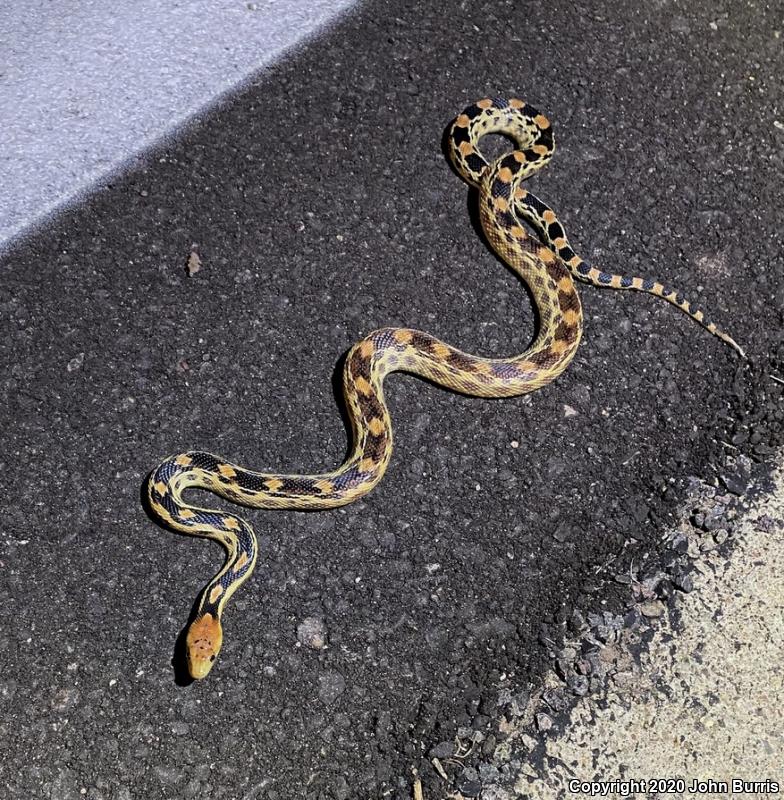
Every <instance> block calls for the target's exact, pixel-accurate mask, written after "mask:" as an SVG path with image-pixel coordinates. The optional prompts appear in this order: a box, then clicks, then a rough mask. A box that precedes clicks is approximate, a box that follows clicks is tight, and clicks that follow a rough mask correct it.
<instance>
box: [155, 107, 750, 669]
mask: <svg viewBox="0 0 784 800" xmlns="http://www.w3.org/2000/svg"><path fill="white" fill-rule="evenodd" d="M490 133H500V134H504V135H506V136H508V137H510V138H511V139H512V140H513V141H514V142H515V143H516V145H517V148H518V149H516V150H514V151H513V152H511V153H509V154H507V155H504V156H502V157H500V158H498V159H497V160H496V161H495V162H494V163H493V164H488V162H487V161H486V160H485V159H484V157H483V156H482V154H481V152H480V150H479V148H478V143H479V140H480V139H481V138H482V137H483V136H485V135H487V134H490ZM448 142H449V150H450V156H451V160H452V163H453V165H454V167H455V169H456V170H457V172H458V173H459V174H460V176H461V177H462V178H463V179H464V180H465V181H466V182H467V183H468V184H470V185H471V186H473V187H475V188H476V189H477V190H478V194H479V216H480V220H481V224H482V230H483V231H484V233H485V236H486V237H487V240H488V242H489V243H490V246H491V247H492V248H493V250H494V251H495V252H496V253H497V254H498V255H499V256H501V258H503V260H504V261H505V262H506V263H507V264H508V265H509V266H510V267H511V269H512V270H513V271H514V272H515V273H517V274H518V275H519V276H520V278H521V279H522V280H523V281H524V282H525V283H526V284H527V285H528V287H529V289H530V292H531V294H532V296H533V300H534V303H535V305H536V311H537V313H538V317H539V328H538V332H537V334H536V338H535V339H534V342H533V343H532V344H531V346H530V347H529V348H528V349H527V350H526V351H525V352H524V353H521V354H520V355H518V356H515V357H513V358H481V357H479V356H475V355H471V354H469V353H464V352H461V351H460V350H458V349H456V348H454V347H452V346H451V345H448V344H445V343H444V342H441V341H439V340H438V339H436V338H435V337H434V336H431V335H430V334H429V333H424V332H422V331H417V330H411V329H408V328H382V329H381V330H377V331H375V332H373V333H371V334H369V335H368V336H366V337H365V338H364V339H362V340H361V341H359V342H357V343H356V344H355V345H354V346H353V347H352V348H351V350H350V352H349V354H348V356H347V358H346V364H345V370H344V375H343V389H344V397H345V402H346V407H347V411H348V414H349V417H350V420H351V426H352V436H353V440H352V441H353V446H352V449H351V452H350V454H349V456H348V457H347V458H346V460H345V461H344V462H343V464H341V465H340V466H339V467H337V469H335V470H333V471H331V472H325V473H322V474H318V475H287V474H277V473H269V474H268V473H260V472H253V471H251V470H248V469H245V468H243V467H240V466H237V465H236V464H231V463H229V462H228V461H224V460H223V459H222V458H219V457H218V456H215V455H211V454H210V453H204V452H187V453H182V454H181V455H176V456H172V457H170V458H167V459H166V460H165V461H164V462H163V463H161V464H160V465H159V466H158V467H157V468H156V469H155V470H154V472H153V473H152V474H151V476H150V479H149V481H148V497H149V504H150V508H151V510H152V512H153V513H154V515H155V516H156V517H157V518H158V520H160V522H161V523H163V524H164V525H166V526H168V527H170V528H173V529H174V530H176V531H180V532H182V533H185V534H190V535H193V536H203V537H207V538H210V539H214V540H216V541H218V542H220V543H221V544H222V545H223V547H224V548H225V549H226V552H227V558H226V561H225V563H224V565H223V567H222V569H221V570H220V571H219V572H218V573H217V574H216V575H215V577H214V578H212V580H211V581H210V582H209V583H208V584H207V586H206V587H205V588H204V590H203V592H202V594H201V595H200V600H199V603H198V608H197V611H196V613H195V616H194V618H193V620H192V622H191V624H190V627H189V629H188V633H187V637H186V655H187V661H188V669H189V671H190V674H191V676H192V677H193V678H203V677H204V676H206V675H207V673H208V672H209V671H210V668H211V667H212V665H213V662H214V661H215V658H216V656H217V654H218V651H219V650H220V647H221V643H222V640H223V629H222V626H221V614H222V612H223V609H224V607H225V605H226V602H227V601H228V599H229V598H230V597H231V595H232V594H233V593H234V592H235V591H236V590H237V589H238V588H239V587H240V586H241V585H242V583H244V582H245V581H246V580H247V579H248V577H249V576H250V574H251V572H252V571H253V567H254V564H255V563H256V557H257V544H256V537H255V535H254V533H253V530H252V528H251V526H250V525H249V524H248V523H247V522H245V520H243V519H241V518H240V517H238V516H236V515H234V514H231V513H228V512H225V511H218V510H209V509H204V508H198V507H196V506H191V505H188V504H187V503H185V501H184V500H183V493H184V492H185V491H186V490H187V489H189V488H199V489H206V490H208V491H210V492H213V493H215V494H217V495H219V496H220V497H223V498H225V499H227V500H230V501H232V502H235V503H239V504H241V505H244V506H250V507H252V508H268V509H274V508H291V509H326V508H335V507H336V506H342V505H345V504H347V503H351V502H353V501H354V500H357V499H358V498H360V497H362V496H364V495H366V494H367V493H368V492H369V491H370V490H371V489H372V488H373V487H374V486H375V485H376V484H377V483H378V482H379V481H380V480H381V478H382V476H383V475H384V472H385V470H386V468H387V465H388V464H389V460H390V458H391V456H392V425H391V420H390V416H389V411H388V410H387V406H386V403H385V402H384V378H385V377H386V376H387V375H388V374H390V373H391V372H408V373H412V374H414V375H419V376H421V377H423V378H427V379H429V380H430V381H433V382H434V383H436V384H438V385H439V386H443V387H446V388H448V389H452V390H454V391H456V392H461V393H463V394H466V395H470V396H474V397H513V396H515V395H522V394H525V393H526V392H531V391H533V390H534V389H538V388H539V387H541V386H544V385H545V384H547V383H549V382H550V381H552V380H553V379H554V378H555V377H556V376H558V375H559V374H560V373H561V372H562V371H563V370H564V369H565V368H566V366H567V365H568V364H569V362H570V361H571V359H572V357H573V356H574V353H575V351H576V349H577V345H578V343H579V341H580V336H581V334H582V310H581V307H580V299H579V297H578V295H577V292H576V290H575V286H574V282H573V278H578V279H579V280H583V281H587V282H590V283H593V284H596V285H598V286H610V287H613V288H616V289H638V290H641V291H645V292H650V293H651V294H655V295H658V296H660V297H663V298H664V299H665V300H667V301H669V302H670V303H673V304H674V305H676V306H678V307H679V308H681V309H682V310H683V311H685V312H686V313H687V314H689V315H690V316H691V317H692V318H693V319H695V320H696V321H697V322H699V323H700V324H701V325H703V326H704V327H705V328H707V329H708V330H709V331H710V332H711V333H713V334H715V335H716V336H718V337H719V338H720V339H722V340H723V341H725V342H727V343H728V344H730V345H731V346H733V347H734V348H736V349H737V350H738V351H739V352H740V353H741V354H743V351H742V350H741V349H740V347H738V345H737V344H736V343H735V342H734V341H733V340H732V339H731V338H730V337H729V336H728V335H727V334H725V333H723V332H722V331H720V330H719V329H718V328H717V327H716V326H715V325H714V324H713V323H712V322H709V321H708V320H707V319H706V318H705V316H704V314H703V312H702V311H700V310H697V309H695V308H693V307H692V305H691V304H690V303H689V302H688V301H687V300H685V299H684V298H683V297H682V296H681V295H680V293H679V292H677V291H676V290H674V289H665V287H664V286H663V285H662V284H661V283H659V282H657V281H652V280H648V279H643V278H630V277H624V276H621V275H614V274H611V273H607V272H603V271H601V270H598V269H594V268H593V267H590V266H588V265H587V264H585V263H584V262H583V261H582V260H581V259H580V258H579V257H578V256H577V255H576V254H575V253H574V251H573V250H572V249H571V247H570V246H569V243H568V241H567V239H566V234H565V233H564V230H563V228H562V226H561V224H560V223H559V222H558V219H557V218H556V216H555V213H554V212H553V210H552V209H551V208H549V207H548V206H547V205H545V204H544V203H543V202H542V201H541V200H539V199H538V198H537V197H535V196H534V195H533V194H531V193H530V192H527V191H526V190H525V189H523V188H522V182H523V180H524V179H525V178H527V177H528V176H530V175H531V174H532V173H533V172H535V171H536V170H539V169H541V167H542V166H544V165H545V164H546V163H547V162H548V161H549V160H550V158H551V156H552V154H553V149H554V140H553V134H552V129H551V127H550V123H549V121H548V120H547V118H546V117H544V116H543V115H542V114H540V113H539V112H538V111H536V110H535V109H533V108H531V107H530V106H529V105H526V104H525V103H523V102H522V101H521V100H515V99H511V100H504V99H497V98H496V99H485V100H480V101H479V102H477V103H474V104H473V105H471V106H469V107H468V108H467V109H466V110H465V111H464V112H463V113H462V114H460V116H458V117H457V119H456V120H455V121H454V122H453V124H452V127H451V130H450V132H449V137H448ZM521 220H526V221H528V222H529V223H530V224H531V225H532V226H533V227H534V229H535V230H536V231H537V233H538V235H539V238H540V239H541V243H540V242H538V241H536V240H534V239H532V238H531V237H530V236H529V235H528V234H527V233H526V231H525V230H524V228H523V224H522V221H521Z"/></svg>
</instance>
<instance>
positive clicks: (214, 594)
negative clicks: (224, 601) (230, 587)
mask: <svg viewBox="0 0 784 800" xmlns="http://www.w3.org/2000/svg"><path fill="white" fill-rule="evenodd" d="M222 594H223V587H222V586H221V585H220V584H219V583H216V584H215V586H213V587H212V589H210V602H211V603H215V602H217V600H218V598H219V597H220V596H221V595H222Z"/></svg>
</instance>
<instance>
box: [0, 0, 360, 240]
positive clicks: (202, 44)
mask: <svg viewBox="0 0 784 800" xmlns="http://www.w3.org/2000/svg"><path fill="white" fill-rule="evenodd" d="M354 2H355V0H259V2H245V1H244V0H134V2H127V1H126V2H122V0H121V2H118V3H106V2H104V0H62V2H58V3H51V2H50V0H7V2H5V3H2V4H0V248H1V247H2V246H3V245H4V244H7V243H8V242H9V241H10V239H11V238H12V237H14V236H16V235H17V234H19V233H20V232H22V231H24V230H25V229H26V228H28V227H29V226H31V225H34V224H35V223H38V222H41V221H42V220H43V219H44V218H45V217H46V215H47V214H49V213H50V212H51V211H52V210H53V209H55V208H56V207H58V206H60V205H61V204H63V203H65V202H67V201H69V200H73V199H74V198H75V197H77V196H78V195H79V194H80V193H82V192H83V191H84V190H85V189H87V188H88V187H89V186H90V185H91V184H92V183H93V182H94V181H95V180H96V179H98V178H99V177H101V176H103V175H106V174H107V173H109V172H112V171H114V170H116V169H118V168H119V167H120V166H121V165H122V164H123V163H124V162H126V161H127V160H128V158H130V157H131V156H133V155H135V154H137V153H139V152H140V151H142V150H144V149H145V148H146V147H149V145H150V144H152V143H153V142H155V141H157V140H159V139H160V138H161V137H162V136H164V135H166V134H167V133H170V132H171V131H172V130H174V129H175V128H177V127H178V126H179V125H181V124H182V123H183V122H184V121H185V120H187V119H188V118H189V117H190V116H191V115H193V114H194V113H195V112H196V111H198V110H199V109H202V108H204V106H206V105H208V104H210V103H212V102H213V101H214V100H215V99H216V98H217V97H218V96H220V95H221V94H223V93H224V92H226V91H228V90H229V89H232V88H234V87H236V86H237V85H238V84H241V83H242V82H243V81H245V80H247V79H248V78H249V77H250V76H252V75H253V74H254V73H255V72H257V71H258V70H259V69H260V68H261V67H262V66H264V65H266V64H269V63H270V62H272V61H274V60H275V59H276V58H278V57H279V56H280V55H281V54H282V53H283V52H284V51H286V50H288V49H290V48H291V47H292V46H294V45H296V44H297V43H300V42H302V40H303V39H305V38H306V37H309V36H312V35H313V33H314V32H315V31H317V30H319V29H320V28H321V27H323V26H324V25H325V24H327V23H328V22H330V21H333V20H334V19H335V18H336V17H337V16H338V15H339V14H340V13H341V12H343V11H345V10H346V9H347V8H349V7H350V6H352V5H353V4H354Z"/></svg>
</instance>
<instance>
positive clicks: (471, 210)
mask: <svg viewBox="0 0 784 800" xmlns="http://www.w3.org/2000/svg"><path fill="white" fill-rule="evenodd" d="M451 128H452V123H451V122H450V123H449V124H448V125H447V126H446V127H445V128H444V131H443V133H442V135H441V152H442V153H443V155H444V159H445V160H446V163H447V164H448V165H449V169H450V170H451V171H452V173H453V174H454V175H455V176H456V177H457V178H459V179H460V181H461V183H463V184H464V185H465V186H466V187H467V189H468V192H467V193H466V212H467V214H468V219H469V220H470V222H471V227H472V228H473V229H474V233H476V235H477V237H478V238H479V241H481V242H482V244H483V245H484V247H485V250H487V252H488V253H489V254H490V255H491V256H492V257H493V259H494V260H495V261H496V262H497V263H498V264H501V265H502V266H503V267H504V269H505V270H506V271H507V272H511V273H512V275H514V278H515V281H516V283H517V284H518V285H520V286H522V288H523V290H524V292H525V294H526V295H527V296H528V301H529V304H530V306H531V311H532V313H533V322H534V335H533V337H532V339H531V344H533V341H534V340H535V339H536V336H537V334H538V333H539V329H540V327H541V318H540V315H539V309H538V308H537V305H536V302H535V300H534V296H533V293H532V292H531V290H530V288H529V287H528V284H527V283H526V282H525V281H524V280H522V279H521V278H520V276H519V275H518V274H517V273H516V272H515V271H514V270H513V269H512V268H511V267H510V266H509V264H507V263H506V261H504V260H503V258H501V256H499V255H498V253H496V251H495V250H494V249H493V247H492V245H491V244H490V241H489V240H488V238H487V236H485V232H484V230H483V228H482V222H481V220H480V217H479V190H478V189H476V188H475V187H473V186H469V185H468V184H466V182H465V179H464V178H463V176H462V175H461V174H460V173H459V172H458V171H457V170H456V169H455V165H454V164H453V163H452V159H451V158H450V157H449V131H450V130H451ZM482 141H483V142H484V143H485V148H484V150H483V155H484V156H485V158H487V159H488V160H489V162H490V163H492V162H493V161H494V160H495V159H496V158H498V157H499V156H502V155H506V154H507V153H510V152H511V150H510V148H509V147H508V145H510V144H511V146H512V149H515V148H516V147H517V145H516V143H515V141H514V140H513V139H512V138H511V137H509V136H505V135H504V134H501V133H493V134H488V135H487V136H485V137H484V138H483V139H482ZM521 223H522V224H524V225H525V227H526V229H527V230H529V231H530V232H531V236H532V238H534V239H538V240H539V241H542V239H541V236H540V235H539V232H538V231H537V230H535V229H534V228H531V227H530V226H529V225H528V224H527V223H525V222H524V221H522V220H521ZM427 383H430V381H427ZM433 385H434V386H435V385H436V384H433ZM439 388H443V387H439Z"/></svg>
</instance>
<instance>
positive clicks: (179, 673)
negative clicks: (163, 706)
mask: <svg viewBox="0 0 784 800" xmlns="http://www.w3.org/2000/svg"><path fill="white" fill-rule="evenodd" d="M154 471H155V470H154V469H153V470H150V471H149V472H148V473H147V475H146V476H145V478H144V480H143V481H142V483H141V486H140V487H139V502H140V503H141V506H142V508H143V509H144V513H145V514H146V515H147V516H148V517H149V519H150V521H151V522H153V523H154V524H155V525H156V526H157V527H159V528H162V529H163V530H165V531H166V532H167V533H175V534H177V535H178V536H182V537H183V538H190V537H188V536H186V535H185V534H184V533H180V532H179V531H175V530H173V529H171V528H167V527H166V526H165V525H162V524H161V522H160V520H159V519H158V518H157V517H156V516H155V515H154V514H153V512H152V509H151V508H150V501H149V499H148V497H147V485H148V484H149V482H150V479H151V478H152V474H153V472H154ZM201 594H202V593H201V592H199V593H198V594H197V595H196V599H195V600H194V601H193V605H192V606H191V610H190V614H189V615H188V621H187V622H186V623H185V625H184V626H183V627H182V628H181V630H180V632H179V633H178V634H177V638H176V639H175V641H174V647H173V649H172V657H171V665H172V670H173V672H174V682H175V684H177V686H183V687H185V686H190V685H191V684H192V683H195V681H194V679H193V678H191V674H190V672H189V671H188V661H187V659H186V657H185V638H186V636H187V635H188V628H189V627H190V624H191V622H193V621H194V620H195V619H196V612H197V611H198V610H199V601H200V600H201Z"/></svg>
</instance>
